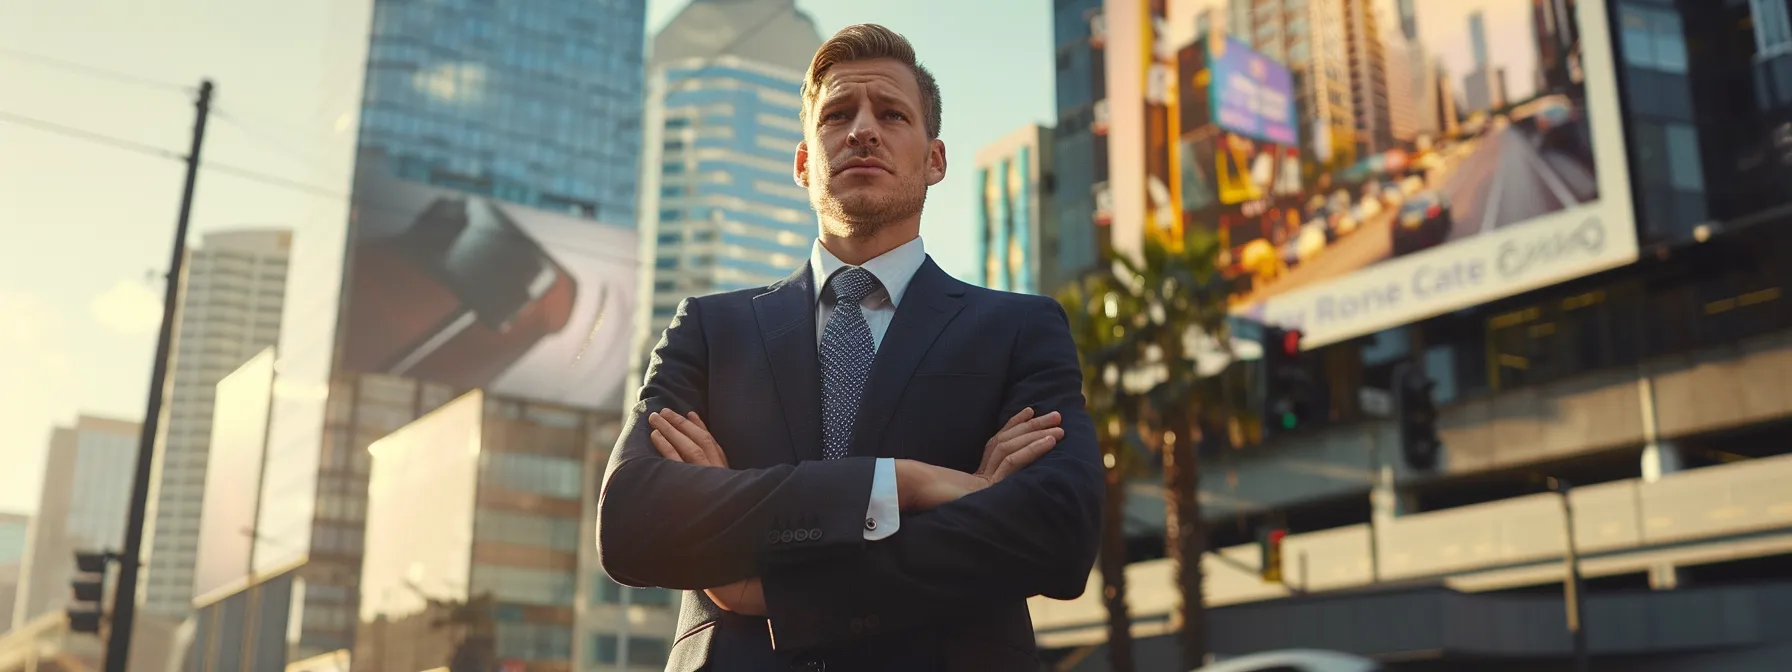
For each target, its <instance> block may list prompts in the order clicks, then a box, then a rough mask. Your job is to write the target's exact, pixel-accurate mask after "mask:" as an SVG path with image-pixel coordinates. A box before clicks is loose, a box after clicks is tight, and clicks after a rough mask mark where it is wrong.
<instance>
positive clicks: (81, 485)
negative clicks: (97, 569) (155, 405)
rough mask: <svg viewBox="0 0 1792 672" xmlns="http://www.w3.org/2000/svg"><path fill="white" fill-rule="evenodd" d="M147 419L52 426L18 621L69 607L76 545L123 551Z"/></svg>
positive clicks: (95, 419) (17, 609) (18, 624)
mask: <svg viewBox="0 0 1792 672" xmlns="http://www.w3.org/2000/svg"><path fill="white" fill-rule="evenodd" d="M141 439H142V426H141V425H138V424H137V423H135V422H126V421H123V420H113V419H110V418H100V417H94V416H87V415H83V416H80V417H78V418H76V419H75V423H74V426H72V427H56V428H55V429H53V430H51V432H50V450H49V453H48V454H47V455H46V456H45V460H44V479H43V496H42V499H40V500H39V501H38V505H37V513H36V515H34V516H33V517H32V519H31V531H30V535H29V536H30V538H29V540H27V542H26V545H25V553H24V565H23V567H22V569H21V574H22V579H21V581H20V585H19V591H18V597H17V598H16V599H15V602H14V607H13V614H12V623H13V627H15V628H19V627H23V626H24V624H25V623H28V622H30V621H31V620H32V619H35V618H37V617H39V616H42V615H44V614H49V613H52V612H56V611H61V610H62V609H63V607H65V606H67V605H68V603H69V600H70V595H69V580H70V579H71V578H72V577H73V576H74V571H75V555H74V554H75V551H78V550H81V551H97V550H112V551H116V550H119V549H120V548H121V547H122V546H123V545H124V529H125V522H126V517H127V516H128V515H129V506H130V496H131V478H132V476H133V475H134V474H135V471H136V464H137V448H138V445H139V444H140V442H141Z"/></svg>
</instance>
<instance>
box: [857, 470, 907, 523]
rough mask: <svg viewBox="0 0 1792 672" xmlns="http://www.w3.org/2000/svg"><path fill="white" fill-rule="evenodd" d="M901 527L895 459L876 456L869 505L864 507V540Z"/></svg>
mask: <svg viewBox="0 0 1792 672" xmlns="http://www.w3.org/2000/svg"><path fill="white" fill-rule="evenodd" d="M900 527H902V508H901V505H900V504H899V503H898V501H897V499H896V460H895V459H894V458H888V457H880V458H877V470H876V471H875V472H873V475H872V477H871V505H870V506H867V507H865V541H877V540H879V539H883V538H885V537H888V536H890V535H892V534H895V533H896V530H897V528H900Z"/></svg>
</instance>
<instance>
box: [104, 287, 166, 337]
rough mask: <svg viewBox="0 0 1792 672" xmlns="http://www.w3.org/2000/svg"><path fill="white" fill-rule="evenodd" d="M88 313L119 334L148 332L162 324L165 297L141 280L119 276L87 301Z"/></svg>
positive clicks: (131, 334)
mask: <svg viewBox="0 0 1792 672" xmlns="http://www.w3.org/2000/svg"><path fill="white" fill-rule="evenodd" d="M87 313H88V314H89V315H91V316H92V317H93V319H94V321H95V322H99V323H100V326H102V327H105V328H106V329H108V330H110V331H112V332H114V333H117V334H119V335H123V336H138V335H142V334H149V333H153V332H155V331H156V329H157V328H159V327H161V326H162V297H161V296H158V295H157V294H156V293H155V291H154V290H152V289H150V288H149V287H147V286H145V285H144V284H142V283H140V282H132V281H130V280H125V279H120V280H119V281H118V282H116V283H113V284H112V288H111V289H108V290H106V291H104V292H101V293H100V294H99V295H98V296H95V297H93V300H92V301H90V302H88V304H87Z"/></svg>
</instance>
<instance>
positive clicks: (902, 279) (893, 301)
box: [809, 236, 927, 307]
mask: <svg viewBox="0 0 1792 672" xmlns="http://www.w3.org/2000/svg"><path fill="white" fill-rule="evenodd" d="M926 261H927V249H926V246H925V245H923V244H922V243H921V237H920V236H915V239H914V240H911V241H908V242H906V243H903V244H902V245H901V246H900V247H897V248H896V249H894V250H890V251H889V252H885V253H883V254H881V255H878V256H877V257H876V258H873V259H872V260H870V261H867V262H865V263H864V264H863V265H861V266H860V268H863V269H865V270H867V271H870V272H871V275H872V276H873V277H875V278H877V281H878V282H879V283H881V284H882V285H883V287H884V290H885V291H888V292H889V294H890V305H891V306H892V307H894V306H899V305H901V304H902V293H903V292H905V291H908V283H909V281H910V280H913V279H914V278H915V272H916V271H919V270H921V264H923V263H925V262H926ZM846 265H847V264H846V262H843V261H840V259H839V257H835V256H834V253H832V252H829V251H828V248H826V247H822V245H821V241H820V240H816V241H815V245H814V247H813V248H811V250H810V251H809V272H810V273H811V274H812V275H813V277H814V278H815V298H816V299H820V298H821V290H822V288H824V287H826V286H827V284H828V282H827V281H828V279H829V278H832V277H834V272H835V271H838V270H840V269H842V268H845V267H846Z"/></svg>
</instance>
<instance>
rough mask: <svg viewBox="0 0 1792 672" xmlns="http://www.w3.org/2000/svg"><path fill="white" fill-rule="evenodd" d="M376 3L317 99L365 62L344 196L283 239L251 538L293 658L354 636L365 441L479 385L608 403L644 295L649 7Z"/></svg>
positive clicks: (350, 79) (546, 1)
mask: <svg viewBox="0 0 1792 672" xmlns="http://www.w3.org/2000/svg"><path fill="white" fill-rule="evenodd" d="M371 5H372V11H371V12H370V13H369V21H370V23H369V24H367V25H366V28H365V30H366V32H367V33H368V34H369V35H370V36H371V37H370V39H369V41H368V42H367V51H366V57H365V62H364V63H361V64H358V65H357V66H354V67H353V69H352V70H351V67H344V68H343V70H342V72H340V73H337V78H338V79H340V80H341V81H344V82H347V84H345V85H344V86H343V87H342V89H346V90H337V91H335V92H334V93H332V94H331V95H332V96H335V97H338V98H344V97H347V95H352V94H351V93H349V92H352V91H355V90H356V89H354V88H353V87H352V85H353V83H354V82H355V81H357V80H360V79H364V84H363V85H362V86H361V87H360V89H359V92H360V93H359V101H360V103H359V107H358V110H359V115H358V118H357V117H355V116H354V115H353V114H350V115H348V116H345V117H342V118H343V119H346V120H347V121H349V122H358V129H359V133H358V137H357V141H356V147H355V150H356V151H352V152H349V154H350V155H352V156H354V157H355V165H354V170H353V174H354V180H355V182H354V185H353V197H352V198H351V199H350V206H351V211H350V214H349V217H348V218H347V220H346V221H345V223H344V224H342V225H339V226H340V227H341V228H330V227H329V225H328V224H327V223H322V224H320V225H318V226H316V227H310V228H307V229H305V230H304V232H303V235H301V236H299V239H297V240H295V245H294V253H293V260H292V264H291V266H292V271H291V276H290V279H289V282H288V284H289V285H290V286H291V287H292V291H291V292H289V293H288V297H287V308H286V311H285V316H284V319H283V320H282V327H281V338H280V343H279V351H278V352H279V362H278V366H277V369H278V372H279V374H278V375H279V378H280V381H279V385H278V387H279V392H278V393H277V394H275V395H274V397H275V398H274V401H273V411H272V416H271V418H270V420H269V427H268V431H267V435H268V439H267V441H268V445H267V449H266V455H267V464H266V465H265V468H264V471H263V473H264V474H265V475H266V478H265V480H264V484H263V487H262V491H261V499H260V505H259V508H258V515H257V520H256V523H255V529H254V532H253V534H254V535H255V536H254V548H253V551H252V557H253V565H254V566H253V569H254V572H255V576H254V577H252V579H254V580H256V581H259V580H262V579H264V578H268V577H276V576H279V577H291V579H290V581H289V583H292V584H293V585H303V586H304V587H305V589H304V590H302V591H298V590H294V591H286V592H281V591H278V590H276V591H274V594H290V596H291V597H290V599H291V600H294V601H297V602H299V604H298V605H296V606H295V607H294V612H293V613H299V614H302V615H303V617H302V619H301V620H300V622H296V623H294V624H293V630H294V633H295V634H296V635H297V637H296V641H294V642H292V643H291V645H290V646H286V645H283V646H284V647H285V649H286V650H285V651H283V652H282V653H283V654H284V657H285V659H286V660H298V659H303V658H309V657H312V656H316V655H323V654H328V653H330V652H333V651H338V650H342V649H353V648H354V636H355V631H356V629H355V621H356V614H357V613H358V612H359V601H360V591H359V589H358V586H359V581H360V573H361V556H362V541H363V539H364V535H363V521H364V517H365V507H366V487H367V469H368V460H367V458H366V454H367V452H366V451H367V447H368V446H369V445H370V444H372V443H373V442H374V441H376V440H378V439H379V438H381V437H383V436H385V435H386V434H388V433H390V432H392V431H393V430H396V429H397V428H399V427H401V426H403V425H405V424H407V423H409V422H411V421H413V420H415V419H416V418H417V417H419V416H421V415H422V414H423V413H427V412H428V411H430V410H433V409H434V408H436V407H437V406H439V405H440V404H442V403H445V402H447V401H448V400H449V399H452V398H453V397H454V396H456V395H458V394H461V393H464V392H466V391H467V390H469V389H472V388H475V387H484V388H498V389H505V390H511V391H516V392H518V393H525V394H524V396H530V395H533V396H539V397H551V398H563V397H565V398H570V397H575V396H577V397H580V398H582V399H588V400H590V402H589V403H590V404H591V405H592V406H606V407H607V406H608V405H609V404H613V403H618V402H617V401H616V400H615V399H614V397H615V395H616V392H617V391H619V390H620V389H621V384H620V383H621V378H622V375H623V371H624V370H625V368H626V365H625V364H620V362H624V361H626V360H625V359H624V358H623V357H622V352H621V350H623V349H626V347H627V344H626V340H625V339H624V340H623V343H622V345H621V346H620V347H615V346H614V345H613V344H612V342H611V341H612V340H613V339H614V338H623V337H618V336H614V335H613V332H615V333H624V332H626V331H627V322H628V320H627V319H626V317H625V316H627V315H629V314H631V313H632V311H633V310H634V297H635V283H636V277H635V276H634V272H635V258H634V250H635V247H636V241H635V238H634V234H633V227H634V225H635V220H636V191H637V184H638V181H639V163H640V138H641V115H642V107H641V91H642V78H643V71H642V68H643V58H644V49H643V41H644V33H645V30H644V26H645V22H646V7H645V5H646V3H645V0H605V1H602V2H585V1H581V0H542V1H540V2H530V3H525V4H516V3H491V2H484V1H483V0H438V1H433V2H427V3H418V2H402V1H398V0H371ZM354 29H355V27H346V28H345V30H354ZM353 58H355V52H354V51H352V50H350V51H348V52H347V55H345V56H344V59H345V60H348V59H353ZM361 73H364V77H360V76H357V75H359V74H361ZM336 82H337V80H336V79H332V80H330V81H329V82H328V85H330V86H335V85H336ZM617 232H621V233H620V235H617ZM306 239H310V241H309V242H307V241H306ZM622 241H626V242H625V243H624V242H622ZM619 268H626V269H627V273H626V275H624V274H623V273H621V272H620V271H618V270H616V269H619ZM376 295H377V296H376ZM613 347H614V349H615V350H616V352H611V350H612V348H613ZM610 362H618V364H616V365H615V366H617V370H616V371H614V372H613V373H610V372H603V371H596V372H594V371H591V370H587V369H589V368H592V367H599V368H601V367H605V366H610V364H608V363H610ZM556 374H557V375H556ZM588 381H589V382H588ZM611 383H613V385H612V384H611ZM611 387H614V390H612V389H610V388H611ZM281 580H282V581H288V579H281ZM255 585H260V584H255ZM230 599H231V598H229V597H228V596H222V597H220V598H219V599H218V600H217V601H215V604H219V605H228V604H231V603H232V602H230ZM264 602H265V600H264ZM269 608H271V607H269ZM282 641H284V640H282Z"/></svg>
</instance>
